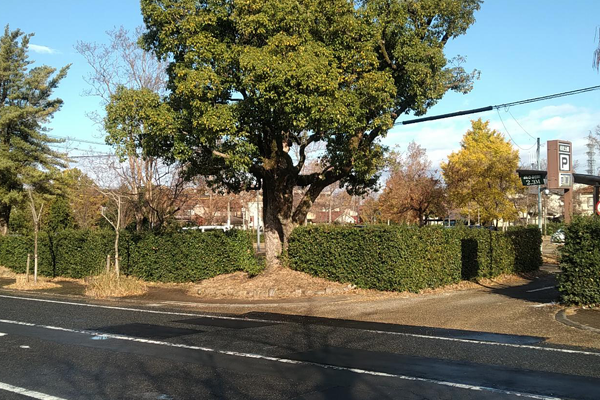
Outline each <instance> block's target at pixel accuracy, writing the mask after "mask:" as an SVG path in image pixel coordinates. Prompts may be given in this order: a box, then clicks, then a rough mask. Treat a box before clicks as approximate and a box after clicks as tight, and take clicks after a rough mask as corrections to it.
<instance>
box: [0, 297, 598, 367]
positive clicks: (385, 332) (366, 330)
mask: <svg viewBox="0 0 600 400" xmlns="http://www.w3.org/2000/svg"><path fill="white" fill-rule="evenodd" d="M0 298H9V299H18V300H28V301H39V302H45V303H56V304H67V305H73V306H81V307H92V308H104V309H109V310H122V311H134V312H140V313H148V314H165V315H178V316H187V317H200V318H202V317H204V318H214V319H225V320H233V321H254V322H267V323H272V324H286V323H287V322H282V321H273V320H265V319H253V318H241V317H226V316H220V315H210V314H192V313H182V312H171V311H156V310H142V309H139V308H128V307H115V306H102V305H98V304H88V303H75V302H69V301H59V300H48V299H36V298H31V297H20V296H7V295H0ZM5 321H6V320H1V319H0V322H5ZM6 323H12V322H11V321H8V322H6ZM20 324H27V322H21V323H20ZM31 326H37V325H35V324H32V325H31ZM354 329H359V330H361V331H363V332H371V333H377V334H382V335H395V336H407V337H416V338H420V339H430V340H442V341H449V342H459V343H468V344H480V345H489V346H504V347H514V348H523V349H530V350H540V351H550V352H558V353H567V354H583V355H588V356H597V357H600V353H595V352H590V351H583V350H569V349H559V348H553V347H540V346H532V345H525V344H513V343H499V342H488V341H484V340H473V339H460V338H451V337H444V336H435V335H421V334H417V333H404V332H392V331H381V330H375V329H360V328H354Z"/></svg>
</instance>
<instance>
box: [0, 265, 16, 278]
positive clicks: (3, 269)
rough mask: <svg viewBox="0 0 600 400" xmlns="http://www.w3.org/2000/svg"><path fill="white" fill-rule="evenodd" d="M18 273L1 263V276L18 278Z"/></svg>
mask: <svg viewBox="0 0 600 400" xmlns="http://www.w3.org/2000/svg"><path fill="white" fill-rule="evenodd" d="M16 277H17V274H16V273H15V271H13V270H12V269H10V268H6V267H4V266H2V265H0V278H13V279H14V278H16Z"/></svg>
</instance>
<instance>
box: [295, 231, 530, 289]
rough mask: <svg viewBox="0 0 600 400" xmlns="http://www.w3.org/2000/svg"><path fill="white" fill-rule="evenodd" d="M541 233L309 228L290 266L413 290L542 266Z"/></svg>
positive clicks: (362, 283)
mask: <svg viewBox="0 0 600 400" xmlns="http://www.w3.org/2000/svg"><path fill="white" fill-rule="evenodd" d="M540 245H541V235H540V232H539V230H537V229H531V228H515V229H511V230H510V231H508V232H506V233H503V232H492V231H488V230H483V229H468V228H461V227H457V228H452V229H444V228H442V227H423V228H418V227H416V226H369V227H366V228H363V229H358V228H354V227H336V226H310V227H301V228H297V229H296V230H294V232H293V234H292V236H291V238H290V243H289V249H288V261H289V264H290V267H291V268H293V269H296V270H298V271H303V272H307V273H309V274H311V275H314V276H319V277H322V278H327V279H330V280H334V281H341V282H351V283H353V284H355V285H357V286H359V287H362V288H370V289H378V290H393V291H413V292H417V291H419V290H422V289H426V288H435V287H439V286H443V285H447V284H450V283H457V282H459V281H460V280H461V279H477V278H483V277H486V278H491V277H495V276H498V275H500V274H502V273H512V272H528V271H532V270H535V269H537V268H539V266H540V265H541V251H540Z"/></svg>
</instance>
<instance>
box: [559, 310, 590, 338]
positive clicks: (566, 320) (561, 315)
mask: <svg viewBox="0 0 600 400" xmlns="http://www.w3.org/2000/svg"><path fill="white" fill-rule="evenodd" d="M554 318H555V319H556V320H557V321H558V322H560V323H561V324H564V325H567V326H570V327H572V328H577V329H581V330H584V331H588V332H594V333H600V329H598V328H593V327H591V326H588V325H584V324H580V323H579V322H575V321H571V320H570V319H569V318H568V317H567V313H566V310H565V309H562V310H560V311H559V312H557V313H556V316H555V317H554Z"/></svg>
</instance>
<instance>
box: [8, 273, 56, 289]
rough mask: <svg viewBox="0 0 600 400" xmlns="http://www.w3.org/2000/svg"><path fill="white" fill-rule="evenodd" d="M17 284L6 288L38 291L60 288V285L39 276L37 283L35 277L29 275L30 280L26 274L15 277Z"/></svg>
mask: <svg viewBox="0 0 600 400" xmlns="http://www.w3.org/2000/svg"><path fill="white" fill-rule="evenodd" d="M14 278H15V279H16V282H15V283H13V284H11V285H8V286H5V288H6V289H17V290H37V289H53V288H57V287H60V285H58V284H56V283H53V282H50V281H49V280H48V278H45V277H41V276H38V279H37V282H34V281H33V276H32V275H29V279H28V278H27V276H26V275H25V274H18V275H16V276H14Z"/></svg>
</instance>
